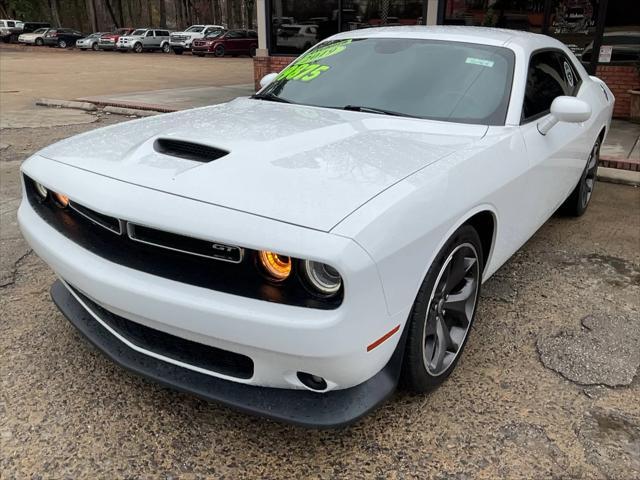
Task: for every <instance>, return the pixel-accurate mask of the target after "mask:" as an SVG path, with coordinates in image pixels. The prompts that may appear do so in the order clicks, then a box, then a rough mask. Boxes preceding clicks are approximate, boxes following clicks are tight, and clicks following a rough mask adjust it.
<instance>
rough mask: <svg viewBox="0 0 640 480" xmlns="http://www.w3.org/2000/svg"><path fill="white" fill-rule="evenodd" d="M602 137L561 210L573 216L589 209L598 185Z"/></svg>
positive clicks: (590, 153) (599, 138)
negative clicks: (594, 190)
mask: <svg viewBox="0 0 640 480" xmlns="http://www.w3.org/2000/svg"><path fill="white" fill-rule="evenodd" d="M601 141H602V138H601V137H598V139H597V140H596V142H595V144H594V145H593V148H592V149H591V151H590V152H589V157H588V159H587V163H586V165H585V167H584V170H583V171H582V175H581V176H580V180H579V182H578V185H576V188H574V189H573V191H572V192H571V195H569V196H568V197H567V199H566V200H565V201H564V203H563V204H562V206H561V207H560V212H561V213H564V214H565V215H569V216H572V217H579V216H581V215H583V214H584V212H586V211H587V207H588V206H589V202H590V201H591V197H592V195H593V189H594V188H595V186H596V179H597V177H598V163H599V161H600V145H601Z"/></svg>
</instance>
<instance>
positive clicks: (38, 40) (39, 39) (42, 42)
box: [36, 38, 44, 47]
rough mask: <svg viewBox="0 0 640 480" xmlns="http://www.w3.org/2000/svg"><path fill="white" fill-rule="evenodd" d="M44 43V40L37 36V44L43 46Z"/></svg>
mask: <svg viewBox="0 0 640 480" xmlns="http://www.w3.org/2000/svg"><path fill="white" fill-rule="evenodd" d="M42 45H44V40H42V39H41V38H36V46H38V47H41V46H42Z"/></svg>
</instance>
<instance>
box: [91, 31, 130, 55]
mask: <svg viewBox="0 0 640 480" xmlns="http://www.w3.org/2000/svg"><path fill="white" fill-rule="evenodd" d="M134 30H135V28H131V27H124V28H119V29H117V30H116V31H115V32H112V33H105V34H104V35H102V36H101V37H100V40H98V48H99V49H100V50H115V49H116V44H117V43H118V39H119V38H120V37H121V36H122V35H131V34H132V33H133V31H134Z"/></svg>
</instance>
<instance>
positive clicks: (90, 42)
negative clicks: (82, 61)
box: [76, 32, 105, 52]
mask: <svg viewBox="0 0 640 480" xmlns="http://www.w3.org/2000/svg"><path fill="white" fill-rule="evenodd" d="M104 34H105V33H104V32H95V33H92V34H91V35H88V36H86V37H84V38H81V39H80V40H78V41H77V42H76V47H78V48H79V49H80V50H89V49H91V50H93V51H94V52H95V51H97V50H98V42H99V41H100V37H102V35H104Z"/></svg>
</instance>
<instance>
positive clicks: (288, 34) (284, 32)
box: [277, 25, 318, 51]
mask: <svg viewBox="0 0 640 480" xmlns="http://www.w3.org/2000/svg"><path fill="white" fill-rule="evenodd" d="M277 43H278V46H279V47H284V48H292V49H295V50H298V51H300V50H302V51H305V50H308V49H309V48H311V47H312V46H313V45H315V44H316V43H318V25H284V26H282V27H280V28H279V29H278V39H277Z"/></svg>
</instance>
